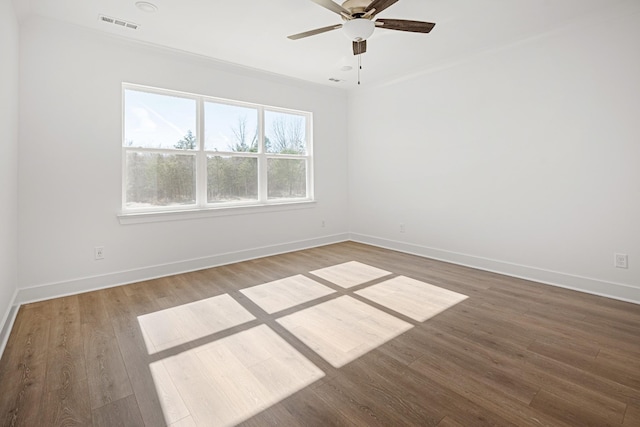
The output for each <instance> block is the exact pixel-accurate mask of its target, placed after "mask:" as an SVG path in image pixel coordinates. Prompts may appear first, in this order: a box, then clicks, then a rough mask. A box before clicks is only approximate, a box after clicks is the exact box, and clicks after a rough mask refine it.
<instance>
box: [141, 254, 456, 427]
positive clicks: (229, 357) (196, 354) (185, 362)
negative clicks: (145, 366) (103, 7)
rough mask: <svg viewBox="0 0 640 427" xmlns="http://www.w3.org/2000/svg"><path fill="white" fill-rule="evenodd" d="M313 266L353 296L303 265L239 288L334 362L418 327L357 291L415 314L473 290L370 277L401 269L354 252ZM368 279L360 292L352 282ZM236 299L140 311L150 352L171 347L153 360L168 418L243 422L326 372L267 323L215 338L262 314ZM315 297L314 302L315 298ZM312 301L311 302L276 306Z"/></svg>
mask: <svg viewBox="0 0 640 427" xmlns="http://www.w3.org/2000/svg"><path fill="white" fill-rule="evenodd" d="M311 273H312V274H314V275H315V276H316V277H319V278H322V279H324V280H327V281H329V282H331V283H334V284H336V285H338V286H341V287H342V288H344V289H345V290H344V291H341V293H343V294H350V295H341V296H338V295H335V296H334V297H333V299H329V300H328V301H327V298H329V297H328V296H329V295H331V294H334V293H336V291H335V290H334V289H331V288H329V287H327V286H325V285H323V284H321V283H319V282H317V281H316V280H313V279H311V278H309V277H306V276H305V275H302V274H300V275H296V276H291V277H287V278H284V279H280V280H276V281H273V282H269V283H265V284H261V285H257V286H253V287H250V288H245V289H241V290H240V292H241V293H242V294H244V295H245V296H246V297H247V298H249V299H250V300H251V301H252V302H254V303H255V304H256V305H257V306H259V307H260V308H262V309H263V310H264V311H265V312H266V313H267V314H268V315H270V316H269V317H270V319H271V320H270V321H275V322H277V323H278V324H280V325H281V326H282V327H284V328H285V329H286V330H287V331H289V332H290V333H291V334H292V335H293V336H295V337H296V338H297V339H299V340H300V341H301V342H302V343H303V344H304V345H306V346H307V347H309V348H310V349H311V350H313V351H314V352H315V353H317V354H318V355H319V356H320V357H322V358H323V359H324V360H326V361H327V362H328V363H329V364H331V365H332V366H334V367H336V368H340V367H342V366H344V365H346V364H347V363H349V362H351V361H353V360H355V359H357V358H359V357H361V356H363V355H364V354H366V353H368V352H369V351H371V350H373V349H375V348H377V347H379V346H381V345H382V344H384V343H386V342H388V341H390V340H392V339H393V338H395V337H397V336H398V335H400V334H402V333H404V332H406V331H408V330H409V329H411V328H413V324H412V323H409V322H407V321H404V320H402V319H400V318H398V317H397V316H395V315H393V314H389V313H388V312H386V311H383V310H381V309H379V308H376V307H373V306H372V305H370V304H368V303H367V302H363V301H360V300H359V299H356V298H354V297H353V296H351V295H356V294H357V295H358V296H359V297H364V298H366V299H368V300H370V301H373V302H375V303H377V304H379V305H380V306H383V307H386V308H387V309H390V310H392V311H394V312H395V313H400V314H402V315H404V316H407V317H408V318H410V319H413V320H414V321H417V322H423V321H425V320H427V319H429V318H431V317H433V316H435V315H437V314H438V313H441V312H442V311H444V310H447V309H448V308H451V307H453V306H454V305H456V304H458V303H459V302H461V301H463V300H465V299H466V298H467V296H466V295H463V294H460V293H457V292H453V291H450V290H447V289H443V288H440V287H438V286H434V285H431V284H428V283H425V282H421V281H419V280H415V279H411V278H409V277H405V276H397V277H393V278H391V279H387V280H384V281H382V282H380V283H377V284H373V285H371V284H370V283H369V282H372V281H374V280H376V281H377V280H378V279H381V278H385V277H386V276H389V275H391V274H393V273H390V272H388V271H385V270H381V269H379V268H376V267H372V266H370V265H366V264H362V263H360V262H356V261H351V262H347V263H344V264H339V265H334V266H331V267H327V268H323V269H320V270H315V271H312V272H311ZM366 284H369V286H368V287H364V288H362V289H360V290H358V291H355V292H354V291H349V290H348V289H349V288H351V287H354V286H359V285H366ZM238 301H240V300H238ZM238 301H236V300H235V299H234V298H233V297H232V296H231V295H229V294H223V295H218V296H215V297H212V298H207V299H204V300H201V301H196V302H192V303H189V304H184V305H180V306H177V307H173V308H168V309H165V310H160V311H157V312H155V313H149V314H145V315H142V316H139V317H138V321H139V324H140V327H141V331H142V335H143V337H144V340H145V343H146V345H147V349H148V352H149V354H151V355H153V354H155V353H158V352H160V351H164V350H169V349H173V351H172V352H171V353H169V354H170V355H168V356H167V355H159V357H163V356H166V357H164V358H163V359H161V360H158V361H155V362H152V363H151V364H150V365H149V367H150V371H151V375H152V377H153V381H154V383H155V385H156V390H157V394H158V399H159V401H160V404H161V407H162V411H163V415H164V418H165V421H166V423H167V425H168V426H169V427H193V426H230V425H235V424H237V423H240V422H242V421H245V420H247V419H249V418H251V417H252V416H254V415H256V414H258V413H259V412H261V411H263V410H265V409H267V408H268V407H270V406H272V405H274V404H276V403H278V402H279V401H281V400H282V399H285V398H286V397H288V396H291V395H292V394H294V393H296V392H298V391H300V390H302V389H303V388H305V387H307V386H309V385H310V384H312V383H314V382H315V381H317V380H319V379H320V378H323V377H324V376H325V373H324V372H323V371H322V370H321V369H320V368H318V367H317V366H316V365H315V364H314V363H313V362H311V361H310V360H308V359H307V358H306V357H304V356H303V355H302V354H301V353H300V352H298V350H296V349H295V348H294V347H293V346H292V345H291V344H289V343H288V342H287V341H286V340H285V339H284V338H282V337H281V336H280V335H278V333H276V332H275V331H274V330H273V329H271V328H270V327H269V326H268V325H267V324H261V325H259V326H256V327H252V328H250V329H247V330H244V331H242V332H238V333H235V334H233V335H230V336H227V337H224V338H220V339H217V340H214V337H213V336H212V335H213V334H215V333H217V332H221V331H224V330H226V329H229V328H232V327H234V326H238V325H242V324H244V323H247V322H250V321H252V320H255V319H256V317H254V316H253V314H251V313H250V312H249V311H248V310H247V309H246V308H244V307H243V306H242V304H240V302H238ZM321 301H324V302H321ZM246 302H247V301H245V303H246ZM310 302H311V303H312V304H315V305H311V306H310V307H309V303H310ZM304 303H306V306H307V308H304V309H298V310H297V311H294V312H293V313H292V314H289V315H286V316H281V317H279V316H278V314H277V313H278V312H280V311H282V310H285V309H292V308H294V307H296V306H298V305H300V304H304ZM250 309H252V310H253V309H254V308H250ZM274 313H275V314H274ZM272 325H273V324H272ZM247 327H248V325H247ZM204 337H209V338H208V340H209V341H210V342H208V343H207V344H204V345H200V346H198V347H195V348H191V349H188V350H184V348H180V349H177V348H176V347H177V346H180V345H182V344H186V343H189V342H193V341H194V340H197V339H200V338H204ZM205 341H206V340H205ZM198 344H200V343H198ZM195 345H197V344H193V345H192V347H193V346H195ZM177 351H178V353H177V354H176V352H177Z"/></svg>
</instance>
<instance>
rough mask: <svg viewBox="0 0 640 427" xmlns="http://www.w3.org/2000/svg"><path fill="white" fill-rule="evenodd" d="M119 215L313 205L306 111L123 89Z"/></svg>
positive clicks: (170, 93) (173, 93)
mask: <svg viewBox="0 0 640 427" xmlns="http://www.w3.org/2000/svg"><path fill="white" fill-rule="evenodd" d="M123 105H124V121H123V145H122V157H123V191H122V193H123V196H122V199H123V200H122V210H123V212H124V213H134V212H149V211H158V212H160V211H168V210H171V211H173V210H200V209H210V208H215V207H233V206H251V205H269V204H282V203H291V202H299V201H310V200H312V199H313V191H312V189H313V187H312V180H311V177H312V167H313V164H312V155H311V113H307V112H302V111H292V110H285V109H281V108H276V107H268V106H264V105H256V104H247V103H241V102H235V101H229V100H223V99H216V98H211V97H205V96H198V95H193V94H186V93H179V92H173V91H166V90H161V89H153V88H147V87H141V86H134V85H129V84H125V85H123Z"/></svg>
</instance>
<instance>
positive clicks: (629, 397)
mask: <svg viewBox="0 0 640 427" xmlns="http://www.w3.org/2000/svg"><path fill="white" fill-rule="evenodd" d="M341 265H342V266H344V265H347V266H349V265H352V266H356V267H358V268H356V269H355V270H353V271H350V270H349V268H347V269H346V270H342V271H341V270H340V269H338V271H339V272H340V276H341V277H347V278H349V277H351V279H350V281H348V283H347V285H348V286H345V287H342V286H339V285H336V284H331V283H330V282H328V281H326V280H325V279H322V278H319V277H317V276H314V275H313V274H311V272H312V271H317V270H323V269H327V268H329V270H324V271H331V267H335V266H341ZM362 266H371V267H374V268H375V269H378V270H374V271H387V272H389V273H390V274H389V275H388V276H380V277H378V276H376V275H375V274H374V275H372V276H367V275H366V274H365V275H364V276H366V277H364V278H362V279H357V278H356V276H358V275H362V274H363V272H364V271H365V270H367V269H366V268H362ZM334 271H336V270H335V269H334ZM370 271H371V270H370ZM401 276H404V277H407V278H410V279H411V280H412V281H413V280H415V281H421V282H425V283H429V284H431V285H433V286H435V287H437V288H440V289H443V290H446V291H442V292H443V293H444V294H447V293H450V292H456V293H458V294H462V295H466V296H467V298H466V299H464V300H463V301H459V302H457V304H454V305H451V306H450V307H447V308H445V309H444V310H443V311H441V312H437V311H438V310H436V311H434V312H433V314H434V316H433V317H430V318H424V317H422V316H418V315H417V314H416V313H420V312H421V311H420V310H421V309H422V308H423V307H421V306H420V303H418V304H416V301H417V299H418V298H416V297H415V295H418V293H416V294H412V291H411V290H410V289H404V288H397V289H395V290H394V292H398V295H397V296H396V297H394V298H395V300H396V303H398V301H399V302H401V303H402V304H409V305H412V306H413V309H412V311H411V313H413V314H416V315H415V316H414V317H413V318H411V317H407V316H405V315H402V314H400V313H397V312H394V311H393V309H390V308H388V307H387V306H391V305H393V304H395V303H391V302H389V301H385V300H384V297H385V292H386V291H387V289H384V287H378V288H375V289H374V288H372V289H373V290H374V291H375V292H374V293H375V295H376V298H377V299H378V300H379V301H377V302H373V301H371V300H367V299H366V298H364V297H362V296H361V295H360V294H363V295H366V294H367V293H369V294H370V295H371V293H370V292H371V291H369V292H365V291H363V292H360V291H361V290H366V289H367V288H368V287H369V286H371V285H375V284H377V283H382V282H384V281H385V280H388V279H392V278H397V277H401ZM291 277H298V278H301V280H304V281H307V279H310V280H316V281H317V282H318V283H320V284H321V285H322V286H325V287H327V289H330V290H331V291H332V292H331V293H329V294H327V295H324V296H320V297H317V296H313V295H310V296H308V297H305V298H303V299H304V300H305V302H302V303H298V302H297V300H296V299H295V298H294V299H291V295H288V296H287V294H286V293H287V292H289V291H293V292H295V290H294V289H288V288H286V284H287V283H290V279H288V278H291ZM303 277H304V278H306V279H302V278H303ZM371 278H373V279H372V280H371V281H370V282H367V283H365V284H358V285H355V286H353V287H350V285H351V284H352V283H357V282H361V281H362V280H368V279H371ZM272 282H276V283H279V284H281V285H282V286H285V288H284V289H283V290H281V292H284V294H283V295H276V298H275V300H277V301H280V302H282V301H285V300H287V299H289V300H288V301H285V302H282V306H281V307H286V308H281V307H276V308H268V309H267V310H266V311H265V310H263V309H261V308H260V307H259V306H258V305H256V304H255V303H254V302H253V301H251V299H250V298H248V297H247V296H246V295H245V293H246V292H245V293H243V292H242V290H246V289H248V288H250V287H253V286H257V285H264V284H267V283H272ZM345 283H346V282H345ZM345 283H342V284H343V285H345ZM265 289H266V287H265ZM273 289H276V288H273ZM278 289H280V288H278ZM356 292H358V293H356ZM412 295H413V296H414V298H412ZM219 296H220V297H221V298H223V299H225V301H228V302H229V303H230V304H231V301H233V303H232V305H234V306H236V307H238V306H240V307H241V308H242V310H246V312H248V313H251V315H252V316H253V317H255V319H253V320H251V321H249V322H245V323H242V324H239V325H235V326H230V327H228V328H224V327H223V330H218V329H210V328H212V327H213V326H214V325H213V323H215V322H216V321H217V320H216V319H218V317H219V316H223V317H228V315H230V314H229V313H227V311H225V307H227V306H228V305H229V304H223V305H222V306H218V305H215V304H209V303H208V302H213V301H222V299H212V298H214V297H219ZM268 297H270V295H268V294H263V295H261V298H268ZM422 297H426V296H425V295H423V296H422ZM296 298H297V297H296ZM345 298H349V299H353V300H355V301H357V302H358V304H356V305H353V304H352V305H351V306H350V307H351V308H350V309H347V310H346V311H345V310H342V311H341V310H331V309H327V307H329V308H330V307H333V305H332V304H335V301H336V300H339V299H340V300H341V301H342V300H345ZM275 300H274V301H275ZM427 303H428V304H432V303H435V301H431V300H429V301H427ZM362 304H364V305H365V306H366V307H367V308H366V309H365V308H364V307H362V306H361V305H362ZM385 304H387V306H385ZM398 307H399V306H396V308H398ZM370 308H375V309H377V310H378V311H380V312H383V313H386V315H391V316H392V317H393V318H394V319H397V320H399V321H403V322H405V323H407V325H409V326H410V328H409V329H408V330H405V331H404V332H403V331H398V333H399V334H396V333H394V334H392V336H393V337H390V338H389V340H388V341H386V342H384V343H383V341H385V340H381V342H380V343H378V345H375V344H372V345H371V346H369V347H366V348H365V349H364V350H363V351H361V352H358V353H357V356H354V358H352V360H349V361H346V362H345V363H340V364H337V365H339V366H338V367H335V366H332V365H331V364H330V363H328V362H327V361H326V360H324V359H323V358H322V356H320V355H319V353H318V351H319V349H318V348H315V347H317V346H315V345H314V344H313V343H311V342H310V345H309V346H308V345H306V344H305V343H304V342H303V341H301V340H300V339H299V338H298V337H296V335H295V334H292V333H291V332H290V331H289V330H287V329H286V328H284V327H283V326H282V325H281V322H282V321H283V319H294V318H297V319H298V321H299V322H298V323H296V325H289V326H296V327H305V328H310V329H312V330H313V331H314V333H315V334H317V335H318V336H321V337H322V340H323V341H326V342H327V345H329V346H332V347H334V348H336V349H338V350H340V351H342V352H349V351H352V350H353V347H357V345H356V344H357V342H360V341H362V340H363V339H364V341H367V340H368V338H366V337H364V338H363V334H370V335H371V336H372V337H373V336H379V335H380V334H382V335H384V334H385V333H386V332H387V331H386V329H385V324H384V323H380V322H379V321H378V320H376V317H375V316H373V317H371V316H370V317H367V316H366V314H367V313H368V312H369V311H370ZM398 309H399V308H398ZM163 310H168V311H172V312H176V313H184V314H183V315H182V314H181V315H180V316H179V318H178V319H174V321H172V322H168V323H167V324H166V327H162V328H156V329H157V330H155V331H154V332H153V333H155V334H156V335H155V336H154V339H160V338H162V335H163V334H165V333H167V332H170V329H171V328H174V327H175V325H176V324H179V325H180V328H182V331H183V332H181V334H180V337H179V338H180V340H178V341H179V342H178V341H176V342H168V343H166V347H167V348H166V349H163V350H162V351H159V352H155V351H154V350H153V348H154V347H155V345H153V343H152V340H151V338H150V335H153V334H152V333H145V332H144V331H143V329H142V328H141V322H140V319H141V318H143V317H144V316H148V315H151V316H149V317H147V318H149V319H150V318H153V316H154V313H156V314H155V316H158V314H157V313H159V312H161V311H163ZM278 310H282V311H278ZM304 310H308V311H307V313H310V314H311V315H310V316H307V317H305V316H300V314H299V313H301V312H303V311H304ZM168 311H167V312H168ZM268 311H269V312H270V313H269V312H268ZM225 313H227V314H225ZM407 313H409V311H407ZM427 317H429V316H427ZM188 319H191V320H188ZM349 319H351V320H349ZM423 319H424V320H423ZM212 322H213V323H212ZM358 322H360V323H361V325H360V326H362V327H360V326H359V327H360V329H356V328H355V326H354V324H358ZM285 323H286V321H285ZM294 323H295V322H294ZM158 325H159V324H155V323H154V324H152V325H150V326H149V327H150V328H154V327H156V326H158ZM212 331H214V332H212ZM215 331H217V332H215ZM255 331H265V334H264V335H260V336H254V335H252V333H253V332H255ZM266 331H269V332H268V333H266ZM210 332H211V333H210ZM396 335H397V336H396ZM639 336H640V305H636V304H630V303H626V302H621V301H615V300H611V299H606V298H602V297H598V296H593V295H588V294H584V293H578V292H575V291H572V290H569V289H562V288H557V287H552V286H547V285H542V284H539V283H535V282H532V281H529V280H524V279H518V278H513V277H507V276H503V275H500V274H496V273H491V272H486V271H479V270H474V269H472V268H469V267H462V266H456V265H453V264H448V263H443V262H439V261H435V260H430V259H425V258H421V257H419V256H415V255H408V254H403V253H400V252H395V251H390V250H386V249H381V248H377V247H373V246H368V245H364V244H360V243H356V242H344V243H339V244H333V245H327V246H322V247H317V248H312V249H308V250H304V251H297V252H292V253H286V254H282V255H277V256H272V257H266V258H260V259H255V260H250V261H246V262H242V263H237V264H231V265H226V266H222V267H217V268H210V269H205V270H200V271H195V272H190V273H184V274H180V275H176V276H170V277H164V278H159V279H153V280H149V281H145V282H140V283H135V284H131V285H126V286H120V287H114V288H110V289H105V290H101V291H96V292H88V293H84V294H80V295H76V296H70V297H65V298H61V299H54V300H50V301H43V302H38V303H34V304H28V305H25V306H23V307H21V308H20V310H19V311H18V314H17V317H16V320H15V324H14V327H13V329H12V331H11V334H10V336H9V340H8V343H7V346H6V349H5V351H4V354H3V355H2V359H1V360H0V424H1V425H16V426H17V425H25V426H29V427H31V426H49V425H53V426H56V425H60V426H63V425H64V426H70V425H86V426H90V425H94V426H118V425H123V426H124V425H126V426H137V425H146V426H154V427H155V426H164V425H169V426H173V427H194V426H217V425H225V424H227V423H235V422H240V423H241V425H246V426H262V425H304V426H322V427H326V426H342V425H344V426H375V425H379V426H389V425H394V426H395V425H420V426H440V427H459V426H473V427H475V426H511V425H514V426H536V427H540V426H554V427H556V426H560V427H562V426H569V425H571V426H589V425H598V426H600V425H602V426H604V425H610V426H623V427H630V426H633V427H636V426H640V363H639V362H638V361H639V360H640V339H638V337H639ZM183 341H184V342H183ZM149 343H151V344H152V345H151V346H150V347H149V346H148V344H149ZM274 343H276V344H274ZM361 344H362V343H361ZM314 348H315V350H314ZM363 348H364V347H363ZM205 349H206V351H208V352H209V353H206V352H203V351H204V350H205ZM292 349H293V350H295V351H293V350H292ZM285 350H286V351H285ZM199 352H200V353H199ZM300 366H306V367H307V368H308V369H307V371H308V372H311V371H314V372H316V373H317V375H316V376H314V377H312V378H310V379H308V380H304V378H302V377H300V376H299V375H298V374H296V372H303V371H300V370H297V369H296V368H295V367H300ZM167 367H169V368H170V369H169V368H167ZM220 367H223V368H225V369H226V371H224V370H220V369H219V368H220ZM301 378H302V380H301ZM305 378H306V377H305ZM310 382H311V383H310ZM309 383H310V384H309ZM252 384H259V387H258V386H254V385H252ZM296 384H297V385H296ZM257 388H260V391H259V392H258V390H257ZM223 389H225V390H226V392H225V391H224V390H223ZM225 393H226V394H225ZM229 396H231V398H230V397H229ZM256 399H258V400H256ZM223 401H225V402H227V403H225V404H224V405H223V406H224V408H223V407H222V406H220V404H221V403H220V402H223ZM229 408H235V409H234V411H235V412H234V413H235V415H233V417H231V418H230V417H225V416H223V412H224V411H226V410H227V409H229ZM234 420H235V421H234Z"/></svg>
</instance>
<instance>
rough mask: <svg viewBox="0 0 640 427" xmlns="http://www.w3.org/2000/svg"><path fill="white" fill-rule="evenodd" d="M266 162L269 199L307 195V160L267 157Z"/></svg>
mask: <svg viewBox="0 0 640 427" xmlns="http://www.w3.org/2000/svg"><path fill="white" fill-rule="evenodd" d="M267 162H268V163H267V187H268V198H269V199H290V198H304V197H307V166H306V165H307V162H306V161H305V160H297V159H295V160H291V159H268V161H267Z"/></svg>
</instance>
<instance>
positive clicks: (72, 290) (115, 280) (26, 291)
mask: <svg viewBox="0 0 640 427" xmlns="http://www.w3.org/2000/svg"><path fill="white" fill-rule="evenodd" d="M346 240H349V235H348V233H341V234H334V235H331V236H324V237H318V238H314V239H308V240H300V241H295V242H288V243H282V244H278V245H272V246H264V247H261V248H254V249H247V250H244V251H238V252H228V253H224V254H219V255H213V256H209V257H203V258H197V259H191V260H185V261H179V262H173V263H168V264H161V265H154V266H150V267H143V268H138V269H134V270H127V271H119V272H115V273H109V274H104V275H100V276H91V277H83V278H78V279H72V280H67V281H64V282H56V283H48V284H45V285H38V286H34V287H30V288H22V289H18V293H17V297H16V299H15V300H16V303H17V304H25V303H29V302H35V301H42V300H47V299H51V298H59V297H63V296H67V295H75V294H79V293H83V292H89V291H95V290H98V289H105V288H110V287H113V286H120V285H126V284H129V283H135V282H141V281H144V280H150V279H155V278H158V277H165V276H171V275H174V274H181V273H187V272H189V271H196V270H203V269H205V268H211V267H217V266H221V265H226V264H232V263H235V262H241V261H247V260H250V259H256V258H262V257H265V256H271V255H278V254H282V253H286V252H293V251H298V250H302V249H309V248H313V247H317V246H324V245H329V244H332V243H339V242H344V241H346Z"/></svg>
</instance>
